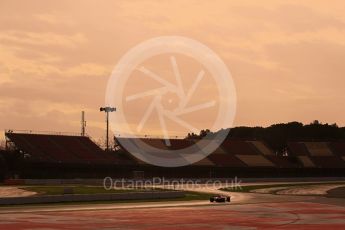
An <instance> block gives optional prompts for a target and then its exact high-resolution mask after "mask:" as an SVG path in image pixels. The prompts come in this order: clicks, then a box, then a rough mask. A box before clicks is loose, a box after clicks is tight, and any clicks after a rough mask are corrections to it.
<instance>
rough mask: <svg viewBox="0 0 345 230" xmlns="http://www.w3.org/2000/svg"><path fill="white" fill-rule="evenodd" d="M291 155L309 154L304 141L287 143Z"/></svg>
mask: <svg viewBox="0 0 345 230" xmlns="http://www.w3.org/2000/svg"><path fill="white" fill-rule="evenodd" d="M287 146H288V149H289V153H290V155H293V156H298V155H302V156H303V155H309V152H308V149H307V148H306V147H305V145H304V144H303V142H289V143H288V144H287Z"/></svg>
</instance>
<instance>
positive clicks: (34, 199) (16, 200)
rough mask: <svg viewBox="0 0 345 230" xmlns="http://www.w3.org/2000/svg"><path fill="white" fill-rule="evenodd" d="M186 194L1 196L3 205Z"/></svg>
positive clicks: (0, 201)
mask: <svg viewBox="0 0 345 230" xmlns="http://www.w3.org/2000/svg"><path fill="white" fill-rule="evenodd" d="M184 196H185V194H184V192H182V191H162V192H130V193H114V194H90V195H88V194H68V195H52V196H31V197H8V198H0V204H1V205H12V204H40V203H59V202H79V201H118V200H146V199H166V198H169V199H170V198H181V197H184Z"/></svg>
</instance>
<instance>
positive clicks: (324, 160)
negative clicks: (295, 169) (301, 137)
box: [288, 142, 345, 168]
mask: <svg viewBox="0 0 345 230" xmlns="http://www.w3.org/2000/svg"><path fill="white" fill-rule="evenodd" d="M288 147H289V151H290V153H291V154H292V155H294V156H298V159H299V160H300V162H301V163H302V165H303V167H309V168H310V167H317V168H343V167H345V162H344V159H342V157H341V155H340V153H341V152H342V150H343V148H344V147H345V145H343V144H342V143H337V142H335V143H332V142H331V143H328V142H290V143H288Z"/></svg>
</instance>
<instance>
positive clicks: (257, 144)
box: [249, 141, 274, 156]
mask: <svg viewBox="0 0 345 230" xmlns="http://www.w3.org/2000/svg"><path fill="white" fill-rule="evenodd" d="M249 142H250V143H252V144H253V145H254V146H255V147H256V148H257V150H258V151H260V152H261V153H262V154H263V155H266V156H269V155H274V154H273V152H272V150H271V149H270V148H268V147H267V146H266V145H265V144H264V143H263V142H261V141H249Z"/></svg>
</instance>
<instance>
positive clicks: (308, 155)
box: [6, 132, 345, 168]
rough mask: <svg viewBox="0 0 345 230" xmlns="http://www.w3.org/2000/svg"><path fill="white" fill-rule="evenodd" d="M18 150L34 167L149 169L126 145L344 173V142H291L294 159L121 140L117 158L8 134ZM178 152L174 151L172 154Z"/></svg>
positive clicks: (243, 147)
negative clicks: (77, 165)
mask: <svg viewBox="0 0 345 230" xmlns="http://www.w3.org/2000/svg"><path fill="white" fill-rule="evenodd" d="M6 137H7V138H8V139H9V140H10V141H12V142H13V143H14V144H15V146H16V147H17V149H18V150H20V151H21V152H22V153H24V154H25V155H26V156H27V157H26V159H27V160H28V161H31V162H43V163H45V162H46V163H57V164H61V163H65V164H84V165H85V164H87V165H90V164H96V165H134V167H136V166H138V165H144V166H145V165H146V166H147V165H148V164H147V163H146V162H144V161H142V160H140V159H137V158H136V157H134V156H132V155H131V154H130V153H129V152H128V151H127V150H126V149H125V148H124V146H122V145H121V143H123V141H127V142H128V143H131V144H134V145H136V146H137V148H138V149H137V150H138V151H148V152H149V153H150V154H151V155H152V156H162V154H167V155H165V157H166V158H167V159H168V158H171V159H173V158H174V157H176V156H175V155H174V153H176V154H177V155H178V154H180V153H181V151H179V150H182V149H186V148H190V149H189V151H188V154H189V153H195V152H200V153H201V154H205V152H208V151H205V149H209V150H210V149H211V150H212V153H211V154H209V155H208V156H207V157H206V158H204V159H202V160H200V161H199V162H195V163H194V164H193V166H205V167H206V166H207V167H229V168H230V167H232V168H250V167H253V168H255V167H268V168H296V167H304V168H345V142H329V143H328V142H327V143H326V142H289V143H288V151H289V156H288V157H286V156H278V155H276V154H275V153H274V152H273V151H272V150H271V149H270V148H269V147H268V146H266V145H265V144H264V143H263V142H260V141H245V140H230V139H229V140H225V141H224V142H223V143H221V144H220V145H219V146H218V144H219V143H218V142H217V141H214V140H202V141H200V140H199V141H198V140H195V141H193V140H187V139H178V140H177V139H176V140H170V145H166V143H165V141H164V140H163V139H134V138H123V139H122V140H121V139H119V144H120V147H121V148H120V150H119V151H118V152H117V153H110V152H105V151H103V150H102V149H100V148H99V147H98V146H97V145H96V144H95V143H94V142H92V141H91V139H90V138H88V137H85V136H63V135H42V134H28V133H12V132H11V133H6ZM168 150H174V151H168Z"/></svg>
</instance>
